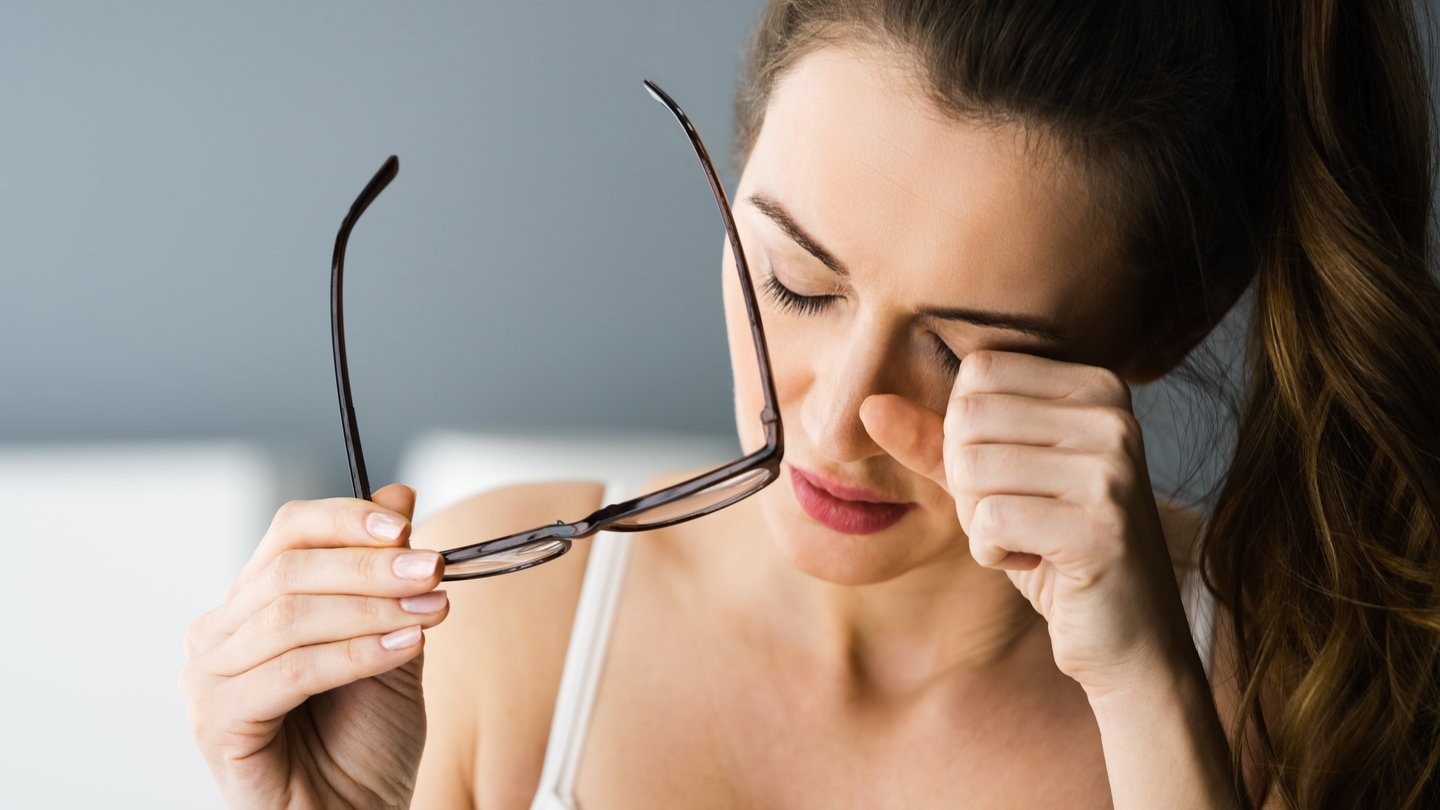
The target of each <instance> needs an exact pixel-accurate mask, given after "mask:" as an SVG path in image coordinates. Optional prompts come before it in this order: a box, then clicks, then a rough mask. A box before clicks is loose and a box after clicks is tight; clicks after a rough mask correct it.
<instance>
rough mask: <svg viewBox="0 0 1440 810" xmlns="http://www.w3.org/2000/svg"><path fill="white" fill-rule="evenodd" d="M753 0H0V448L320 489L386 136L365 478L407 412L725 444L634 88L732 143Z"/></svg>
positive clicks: (658, 130)
mask: <svg viewBox="0 0 1440 810" xmlns="http://www.w3.org/2000/svg"><path fill="white" fill-rule="evenodd" d="M759 5H760V0H726V1H725V2H713V1H712V2H689V3H677V2H664V1H663V0H623V2H622V1H616V2H605V3H587V2H583V0H563V2H548V3H541V2H532V3H522V2H469V3H465V2H458V0H435V2H427V3H382V2H375V0H370V2H354V3H348V2H346V3H342V2H338V1H337V0H328V1H325V2H303V3H280V2H274V0H261V2H251V3H243V4H209V3H194V2H178V0H149V1H148V2H144V3H139V4H105V3H83V4H76V3H64V2H39V0H7V2H6V3H5V4H4V6H3V8H0V347H3V351H0V444H5V443H30V442H46V441H87V440H97V439H98V440H113V439H148V438H182V439H183V438H198V437H206V438H209V437H221V438H240V439H258V440H261V441H264V442H267V443H270V444H276V445H283V446H286V447H289V448H293V449H296V450H298V451H300V454H301V455H304V456H310V457H314V458H318V459H320V460H321V461H320V463H321V469H322V472H323V473H324V475H325V476H326V477H327V478H328V480H330V481H331V482H333V487H332V489H333V490H334V491H336V492H343V491H344V487H345V477H344V463H343V457H342V454H341V450H340V434H339V429H338V426H337V424H336V422H337V416H336V413H335V403H334V393H333V382H332V377H331V368H330V355H329V351H330V349H329V337H328V311H327V306H328V304H327V294H328V291H327V283H328V265H329V258H330V250H331V244H332V240H333V237H334V232H335V229H336V226H337V225H338V224H339V222H340V219H341V217H342V215H343V213H344V211H345V208H346V206H347V205H348V204H349V201H350V200H351V199H352V198H353V196H354V194H355V193H356V192H357V191H358V190H359V188H360V187H361V186H362V185H363V183H364V181H365V180H366V179H367V178H368V177H369V175H370V174H371V173H372V172H373V171H374V169H375V168H376V167H377V166H378V165H379V163H380V161H381V160H382V159H383V158H384V156H386V155H388V154H390V153H392V152H393V153H398V154H399V155H400V156H401V158H402V169H401V175H400V178H399V180H398V181H397V182H396V184H395V185H393V186H392V187H391V189H390V190H389V191H387V192H386V193H385V195H384V196H383V197H382V198H381V200H380V201H379V203H378V204H377V205H376V206H375V208H374V209H372V211H371V212H370V214H368V215H367V216H366V218H365V220H364V221H363V222H362V223H361V225H360V228H359V230H358V231H357V233H356V236H355V239H354V241H353V242H352V254H351V263H350V268H349V269H350V274H349V276H350V278H349V286H348V290H347V291H348V296H347V297H348V310H349V317H350V326H351V330H350V340H351V351H352V362H353V371H354V376H355V387H356V398H357V404H358V407H359V411H360V422H361V427H362V431H363V434H364V436H365V438H366V447H367V449H368V451H369V455H370V457H371V465H372V474H373V477H374V478H376V479H377V480H378V481H384V480H387V479H388V478H389V476H391V475H393V471H394V462H395V460H396V456H397V453H398V451H399V449H400V448H401V446H402V445H403V443H404V442H405V441H406V440H407V439H409V438H410V437H412V436H413V435H415V434H416V433H417V432H419V431H422V430H424V429H426V428H429V427H434V426H442V425H443V426H456V427H498V426H504V427H541V428H543V427H546V426H552V425H579V426H595V427H609V426H642V427H661V428H676V429H684V430H695V431H705V432H716V433H725V432H728V431H729V430H730V429H731V414H730V406H729V401H728V391H729V379H728V370H727V368H726V365H725V360H724V350H723V344H722V342H721V339H720V320H719V301H718V299H719V296H718V294H717V291H718V286H717V280H718V275H717V269H718V268H717V264H718V263H717V261H716V259H717V258H718V256H719V250H720V248H721V243H720V236H719V234H718V232H717V231H716V230H715V221H714V213H713V211H712V210H711V207H710V206H711V204H710V202H709V200H708V199H707V198H706V195H705V192H704V189H703V187H702V186H701V183H700V177H699V174H698V171H697V170H696V168H695V166H694V165H693V160H692V158H691V157H690V155H689V154H688V152H687V149H686V147H685V144H684V142H683V139H682V138H681V137H680V135H679V133H678V131H677V130H675V128H674V126H673V124H671V122H670V121H669V120H667V118H666V116H665V115H664V113H663V111H662V110H660V109H659V107H658V106H656V105H655V104H654V103H653V102H652V101H651V100H650V99H648V98H647V97H646V96H645V94H644V93H643V92H642V91H641V90H640V87H639V82H640V80H641V79H642V78H644V77H651V78H654V79H657V80H659V81H660V82H661V83H662V84H663V85H664V86H666V87H667V88H668V89H669V90H670V91H671V92H672V93H673V94H674V95H676V96H677V98H679V99H680V100H681V101H682V103H683V104H684V105H685V106H686V107H687V109H688V110H689V112H690V113H691V114H692V116H693V117H694V119H695V120H696V122H697V125H698V126H699V127H700V129H701V131H702V132H703V133H705V134H706V136H707V138H708V140H709V142H710V145H711V147H712V150H713V151H715V152H716V153H720V154H724V153H726V152H727V145H728V143H727V142H728V136H729V127H730V115H729V96H730V92H731V89H732V87H733V84H734V79H735V75H736V67H737V62H738V54H739V51H740V45H741V43H742V41H743V38H744V33H745V31H746V30H747V29H748V26H749V23H750V21H751V19H752V18H753V16H754V14H755V12H756V10H757V9H758V7H759ZM1433 5H1434V0H1429V2H1427V3H1425V4H1424V6H1425V7H1426V8H1431V7H1433ZM723 170H724V167H722V171H723ZM296 494H311V493H296Z"/></svg>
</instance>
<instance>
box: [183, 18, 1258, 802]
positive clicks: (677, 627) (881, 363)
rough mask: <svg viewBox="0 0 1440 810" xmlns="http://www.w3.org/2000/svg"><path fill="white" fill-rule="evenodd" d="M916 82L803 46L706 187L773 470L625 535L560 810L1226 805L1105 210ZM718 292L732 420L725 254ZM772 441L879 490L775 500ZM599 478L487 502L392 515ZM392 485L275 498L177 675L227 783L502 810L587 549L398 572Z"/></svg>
mask: <svg viewBox="0 0 1440 810" xmlns="http://www.w3.org/2000/svg"><path fill="white" fill-rule="evenodd" d="M920 88H921V85H920V83H919V82H918V81H916V80H915V79H914V77H913V75H912V74H911V73H910V72H909V71H908V70H907V66H906V64H905V63H904V62H903V61H901V60H900V59H898V58H896V57H894V56H893V55H888V54H884V53H880V52H877V51H875V50H872V49H864V48H858V47H838V46H832V47H829V48H826V49H823V50H821V51H818V52H816V53H814V54H811V55H809V56H807V57H805V58H804V59H802V60H801V61H800V62H799V63H798V64H797V65H796V66H794V67H793V68H792V69H791V70H790V71H789V72H788V73H787V74H786V75H785V76H784V77H783V78H782V79H781V81H780V83H779V85H778V86H777V88H776V90H775V92H774V94H773V97H772V100H771V103H770V106H769V107H768V108H767V112H766V118H765V122H764V125H763V127H762V130H761V132H760V134H759V136H758V138H757V140H756V142H755V145H754V149H753V151H752V153H751V155H750V158H749V160H748V162H747V163H746V166H745V170H744V172H743V175H742V177H741V180H740V184H739V187H738V189H737V191H736V194H735V208H734V210H735V216H736V220H737V223H738V225H739V227H740V229H741V236H742V239H743V240H744V242H745V245H746V251H747V258H748V260H749V264H750V265H751V270H752V272H753V273H754V275H755V282H756V285H757V287H759V288H762V290H764V289H767V282H768V281H769V279H770V278H771V277H772V276H773V283H772V286H770V287H768V289H770V292H769V293H767V292H763V291H762V293H761V296H762V307H763V317H764V319H765V327H766V332H767V335H768V337H769V341H770V347H771V355H772V359H773V361H774V366H775V375H776V383H777V392H778V395H779V397H780V406H781V413H782V416H783V418H784V421H785V425H786V465H787V466H786V468H785V473H784V475H783V476H782V479H781V480H780V481H779V482H777V483H776V484H774V485H773V486H771V487H769V488H768V489H766V490H765V491H764V492H762V493H761V494H759V495H757V496H755V497H753V498H751V499H749V500H747V501H744V502H742V503H741V504H739V505H737V506H735V507H732V508H730V509H728V510H725V511H723V512H720V513H717V514H715V515H712V516H710V517H707V518H705V519H703V520H699V521H695V522H692V523H687V524H683V525H681V526H677V527H672V528H670V529H667V530H663V531H659V532H651V533H647V534H644V535H640V536H639V537H638V538H637V540H636V542H635V544H634V547H633V551H632V555H631V559H630V562H629V567H628V569H627V576H626V580H625V591H624V596H623V598H622V601H621V605H620V609H619V615H618V617H617V621H616V626H615V627H616V629H615V635H614V637H613V639H612V643H611V647H610V651H609V653H608V658H607V664H606V667H607V668H606V677H605V682H604V687H603V688H602V690H601V693H600V696H599V700H598V702H597V706H596V713H595V716H594V719H593V723H592V727H591V731H590V735H589V738H588V741H587V746H586V749H585V756H584V760H583V766H582V768H581V773H580V778H579V785H578V789H577V790H578V793H579V796H580V798H581V801H583V802H584V804H585V806H586V807H587V808H588V810H594V809H595V808H605V807H626V808H644V807H674V806H685V807H752V806H763V807H781V808H783V807H797V808H798V807H817V806H824V807H847V806H850V807H887V806H893V807H928V806H936V807H953V806H956V805H957V804H959V805H962V806H977V807H1043V806H1065V807H1108V806H1112V805H1113V806H1116V807H1230V806H1233V804H1234V802H1233V800H1232V799H1230V798H1229V797H1230V790H1231V788H1230V784H1231V774H1230V772H1229V765H1228V749H1227V747H1226V742H1225V737H1224V733H1223V730H1222V727H1221V722H1220V720H1219V715H1218V713H1217V711H1216V708H1215V699H1216V698H1215V697H1214V696H1212V692H1211V687H1210V685H1209V684H1208V683H1207V682H1206V679H1205V676H1204V673H1203V671H1202V669H1201V665H1200V662H1199V659H1198V656H1197V655H1196V653H1195V650H1194V648H1193V646H1191V643H1190V638H1189V631H1188V627H1187V624H1186V621H1185V617H1184V615H1183V612H1182V609H1181V607H1180V599H1179V593H1178V588H1177V585H1176V574H1175V568H1174V566H1175V564H1176V563H1177V561H1184V560H1187V559H1188V558H1189V554H1190V543H1191V541H1192V540H1193V535H1194V530H1195V527H1194V521H1193V520H1190V519H1188V518H1187V516H1186V515H1185V514H1183V513H1182V512H1180V511H1178V510H1173V509H1170V508H1168V507H1166V506H1164V505H1163V504H1157V501H1156V498H1155V497H1154V495H1153V494H1152V493H1151V491H1150V488H1149V477H1148V473H1147V471H1146V469H1145V464H1144V454H1143V447H1142V444H1141V437H1140V432H1139V429H1138V427H1137V426H1136V423H1135V420H1134V417H1133V415H1132V414H1131V411H1130V400H1129V391H1128V388H1127V386H1126V385H1125V382H1126V380H1127V379H1128V380H1131V381H1134V380H1138V379H1142V378H1145V377H1148V376H1151V375H1153V373H1155V370H1154V369H1148V368H1141V367H1139V366H1137V365H1136V364H1135V363H1134V362H1132V359H1131V358H1129V357H1128V356H1127V350H1128V348H1129V347H1130V346H1131V345H1132V342H1133V340H1134V335H1132V334H1130V332H1129V331H1128V328H1127V324H1128V323H1129V321H1128V320H1127V319H1126V318H1124V317H1121V316H1120V313H1123V312H1124V311H1126V308H1127V307H1130V306H1133V303H1134V302H1133V300H1132V298H1131V289H1132V287H1133V274H1132V273H1129V272H1127V271H1125V270H1124V269H1123V268H1119V267H1117V266H1116V264H1117V263H1116V255H1117V250H1116V247H1115V245H1114V244H1113V242H1114V240H1113V239H1112V238H1111V237H1112V236H1113V228H1111V227H1109V225H1108V223H1107V222H1106V221H1105V220H1104V218H1103V216H1100V215H1099V214H1097V213H1096V212H1095V206H1094V205H1093V204H1092V203H1091V201H1090V199H1089V197H1088V196H1087V194H1086V188H1085V183H1084V180H1083V177H1082V176H1081V175H1080V174H1079V173H1077V172H1075V171H1072V170H1071V168H1070V167H1069V166H1068V165H1067V164H1066V163H1065V161H1064V159H1063V158H1062V157H1060V156H1059V155H1058V154H1057V153H1055V152H1053V151H1050V150H1047V149H1046V148H1045V145H1044V144H1042V143H1037V141H1036V140H1035V139H1034V138H1033V137H1030V136H1029V135H1028V134H1027V133H1026V132H1025V131H1023V130H1022V129H1020V128H1019V127H1017V126H1015V125H1013V124H986V123H981V122H973V121H957V120H955V119H953V118H949V117H946V116H944V115H942V114H941V113H940V111H939V110H938V109H936V108H935V107H934V105H933V104H932V103H931V101H930V100H929V99H928V98H927V97H926V96H925V94H924V93H923V92H922V90H921V89H920ZM725 284H726V306H727V314H728V319H729V325H730V332H731V354H732V358H734V363H735V378H736V407H737V414H738V421H739V425H740V430H741V434H742V440H749V441H752V442H753V440H754V438H755V437H754V434H753V431H754V430H755V426H754V422H753V420H752V418H750V415H752V414H756V413H758V411H759V404H758V403H759V395H758V389H757V385H758V381H757V379H756V375H755V372H754V370H753V368H751V363H752V362H753V360H752V359H751V357H750V349H749V347H748V343H747V342H748V340H749V337H748V333H747V331H746V329H745V326H744V312H743V308H742V307H741V306H740V304H739V301H738V300H737V285H736V283H735V281H734V269H733V267H732V266H731V264H730V259H729V257H728V255H727V258H726V267H725ZM773 284H778V285H780V286H781V287H782V288H783V290H784V291H786V292H782V293H776V292H775V291H774V287H773ZM786 294H788V295H790V296H800V297H801V299H789V300H791V303H790V304H788V305H787V304H784V303H781V302H782V301H783V300H786V299H785V296H786ZM795 300H803V301H804V303H802V304H799V305H796V304H795V303H794V301H795ZM937 310H943V312H937ZM961 310H963V311H964V313H960V312H959V311H961ZM976 313H984V314H987V317H975V315H976ZM957 314H965V315H966V317H965V318H959V317H956V316H957ZM999 316H1003V317H999ZM997 317H999V321H998V322H997ZM997 324H998V325H997ZM1021 326H1023V327H1024V328H1017V327H1021ZM956 359H961V360H963V362H961V363H960V364H959V369H958V373H957V372H956V369H955V360H956ZM747 434H748V435H747ZM796 467H798V468H800V469H804V470H807V471H810V472H817V473H822V474H823V475H825V476H826V477H827V478H828V479H830V480H833V481H837V482H841V483H844V484H847V485H851V486H855V487H862V488H865V489H867V490H869V491H871V492H873V493H876V494H879V495H883V496H884V497H885V498H886V499H888V500H892V501H897V502H905V503H910V504H913V507H912V508H911V510H910V511H909V512H907V513H906V514H905V516H904V517H903V518H902V519H901V520H900V521H899V522H898V523H896V524H895V525H894V526H891V527H889V528H886V529H884V530H883V531H880V532H877V533H875V534H870V535H863V536H861V535H852V534H846V533H844V532H840V531H837V530H835V529H832V528H830V527H827V526H825V525H822V524H821V523H819V522H817V521H816V520H814V519H813V518H811V517H810V516H809V515H808V514H806V512H805V511H804V510H803V509H802V508H801V506H800V505H799V503H798V502H797V496H796V494H795V492H794V490H793V489H792V487H791V483H792V482H791V477H792V472H791V471H792V469H794V468H796ZM600 498H601V490H600V487H599V486H597V485H593V484H584V483H565V484H554V485H541V486H528V487H522V488H516V489H511V490H506V491H501V492H495V493H489V494H487V495H483V496H480V497H478V498H475V499H473V500H471V501H469V502H467V503H466V504H464V505H462V506H460V507H457V508H455V509H452V510H450V511H449V512H447V513H445V514H443V515H441V516H440V517H437V518H436V519H434V520H433V521H431V522H429V523H427V524H426V525H425V526H423V527H421V529H419V530H418V531H417V533H416V543H417V545H424V546H427V547H431V548H444V547H451V546H456V545H463V544H466V543H470V542H474V541H475V539H476V538H483V537H489V536H498V535H500V534H502V533H504V532H506V531H511V530H516V529H520V528H526V527H529V526H533V525H538V524H542V523H545V522H549V521H553V520H554V519H555V518H557V517H565V518H570V517H575V516H579V515H581V514H584V513H585V512H587V511H589V510H590V509H593V508H594V507H595V506H597V505H598V504H599V500H600ZM412 506H413V496H412V494H411V493H410V492H409V491H408V490H406V489H404V488H403V487H387V488H385V489H382V490H380V491H379V492H378V493H377V494H376V498H375V503H373V504H368V503H364V502H360V501H355V500H350V499H337V500H333V501H323V502H313V503H302V504H294V505H291V506H290V507H287V509H285V510H282V512H281V513H280V514H279V515H277V517H276V521H275V523H274V525H273V526H272V529H271V531H270V533H269V534H267V536H266V539H265V541H264V542H263V543H262V544H261V547H260V549H259V550H258V551H257V552H256V556H255V558H254V559H253V560H252V561H251V563H250V565H249V566H247V568H246V569H245V571H244V572H242V574H241V575H240V577H239V579H238V580H237V582H236V585H235V587H234V588H233V589H232V591H231V594H230V596H229V597H228V599H227V601H226V602H225V604H224V605H222V606H221V607H220V608H218V609H217V610H216V611H213V612H212V613H210V614H206V616H203V617H201V618H200V619H199V620H197V621H196V623H195V625H194V627H193V628H192V632H191V634H190V636H189V638H188V639H187V651H188V654H189V657H190V662H189V663H188V664H187V667H186V670H185V673H184V674H183V675H182V689H183V691H184V692H185V695H186V698H187V700H188V702H189V704H190V707H191V714H192V723H193V725H194V727H195V732H196V737H197V740H198V741H199V743H200V745H201V748H202V750H204V752H205V754H206V758H207V761H208V762H209V763H210V766H211V768H212V770H213V771H214V772H215V775H216V779H217V782H218V783H219V785H220V786H221V789H222V792H223V793H224V794H225V795H226V797H227V800H228V801H230V802H231V803H232V805H234V806H254V807H262V806H263V807H274V806H287V805H288V806H297V807H299V806H323V805H324V804H325V801H326V799H330V800H334V799H337V798H339V799H343V800H344V801H346V802H349V803H353V804H360V805H373V806H386V805H397V804H404V803H405V802H407V801H409V800H411V799H412V798H413V801H414V804H415V806H420V807H470V806H475V807H484V808H512V807H516V808H520V807H527V806H528V805H529V802H530V799H531V796H532V795H533V793H534V791H535V787H536V783H537V781H538V778H539V773H540V766H541V762H542V760H543V757H544V750H545V742H546V738H547V735H548V732H549V727H550V720H551V715H552V712H553V707H554V697H555V690H556V687H557V685H558V682H559V678H560V671H561V668H562V667H563V662H564V653H565V644H566V640H567V638H568V635H569V630H570V623H571V620H572V619H573V616H574V610H575V603H576V600H577V597H578V590H579V585H580V581H581V577H582V576H583V571H584V565H585V561H586V559H587V556H588V545H587V544H585V543H584V542H582V543H580V544H578V545H577V547H576V549H575V550H574V551H572V552H571V553H570V554H569V555H567V556H565V557H563V558H561V559H560V560H558V561H556V562H553V563H549V564H546V565H543V566H540V567H538V568H536V569H533V570H530V571H526V572H521V573H518V574H513V575H508V576H504V577H500V578H497V579H493V580H485V581H482V582H479V583H456V584H455V585H453V586H451V587H450V588H449V589H448V591H449V601H450V602H453V604H447V600H446V599H445V598H443V597H433V596H432V597H429V600H428V601H426V600H424V599H417V598H416V597H420V596H421V595H424V594H429V593H434V590H433V589H434V588H435V586H436V585H437V583H438V579H439V577H438V573H437V572H436V569H435V568H434V567H433V566H434V557H433V555H432V556H429V557H424V556H422V557H412V558H408V560H407V561H408V562H409V563H411V564H412V565H413V566H414V567H413V568H410V569H404V567H403V566H402V567H401V570H403V571H408V573H409V576H408V577H407V576H402V575H401V573H400V571H397V568H396V566H395V560H396V558H398V557H400V556H402V555H404V554H406V549H405V546H406V545H407V543H408V538H409V524H408V517H409V514H410V511H411V508H412ZM373 515H380V516H384V518H389V521H388V523H387V521H386V520H384V519H381V520H379V521H378V522H377V521H376V520H375V519H373V518H372V519H369V521H368V523H367V516H373ZM427 562H428V563H429V564H430V566H431V567H430V568H426V567H425V565H426V563H427ZM302 594H303V596H301V595H302ZM447 616H448V620H447ZM442 620H444V624H443V625H442V624H441V622H442ZM1219 624H1221V625H1222V626H1223V622H1221V623H1219ZM429 628H433V630H432V629H429ZM418 630H425V632H424V633H421V632H417V631H418ZM424 635H428V636H429V637H430V638H429V642H428V648H429V653H428V657H429V660H428V662H427V663H426V666H425V672H424V700H423V701H422V700H421V694H420V689H419V681H418V670H419V663H420V652H421V649H422V647H425V646H427V644H426V643H425V639H424ZM382 639H385V640H386V643H385V644H382ZM1222 641H1223V639H1222ZM392 648H393V649H392ZM1223 652H1224V645H1223V644H1222V653H1223ZM1224 663H1225V661H1223V660H1222V661H1217V666H1223V665H1224ZM397 667H398V669H397ZM1217 683H1218V684H1220V688H1221V693H1220V695H1219V699H1220V700H1221V701H1222V702H1225V701H1227V700H1233V696H1227V694H1226V693H1225V691H1224V690H1225V689H1227V688H1228V683H1229V681H1228V679H1225V678H1217ZM309 695H321V697H320V698H319V699H316V698H310V699H309V700H308V701H307V700H306V698H307V696H309ZM422 706H423V707H424V708H422ZM426 709H428V714H429V730H428V733H429V739H428V741H426V740H425V738H424V734H423V733H419V732H423V729H424V725H425V723H424V721H425V714H426ZM422 747H423V754H424V755H423V759H422ZM417 763H418V778H417V776H416V768H417ZM412 791H413V793H412Z"/></svg>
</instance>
